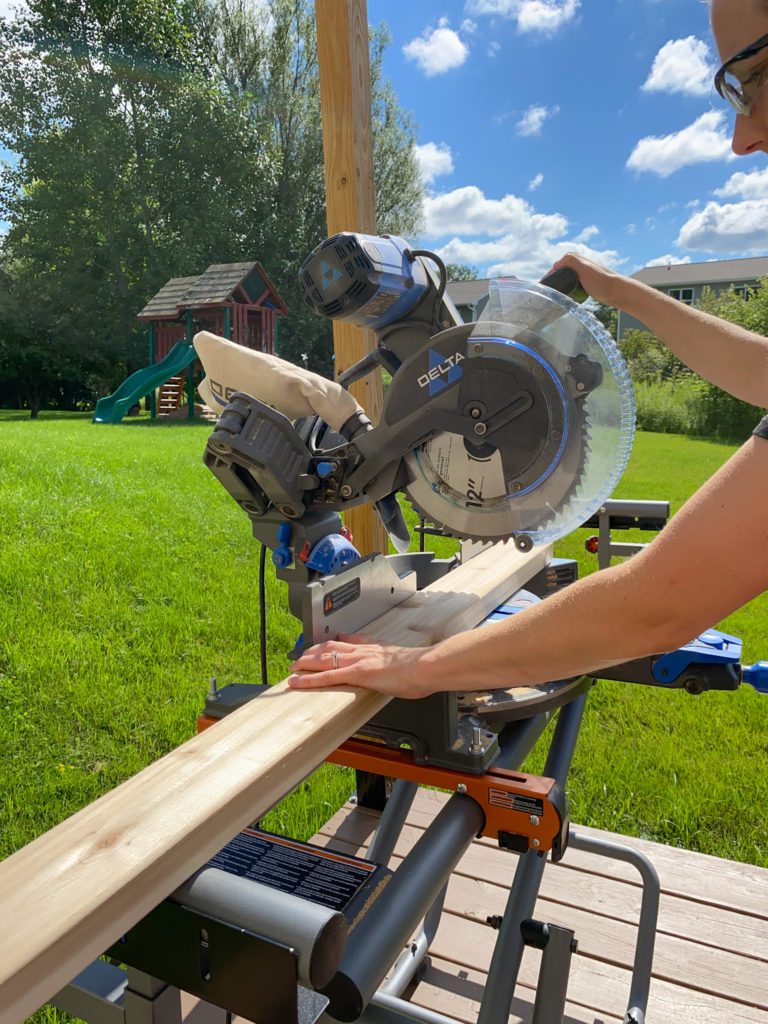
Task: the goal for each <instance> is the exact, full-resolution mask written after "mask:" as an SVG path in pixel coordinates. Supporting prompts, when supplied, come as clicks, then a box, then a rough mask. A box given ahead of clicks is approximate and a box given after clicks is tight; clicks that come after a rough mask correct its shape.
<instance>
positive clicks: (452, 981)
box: [410, 957, 621, 1024]
mask: <svg viewBox="0 0 768 1024" xmlns="http://www.w3.org/2000/svg"><path fill="white" fill-rule="evenodd" d="M430 961H431V962H430V964H429V966H428V967H427V969H426V971H425V972H424V977H423V979H422V980H421V982H420V983H419V985H418V986H417V988H416V990H415V992H413V994H412V995H411V997H410V1001H411V1002H412V1003H414V1004H415V1005H417V1006H426V1007H431V1008H432V1009H435V1010H437V1011H438V1012H439V1013H444V1014H446V1016H449V1017H452V1018H453V1019H454V1020H456V1021H460V1022H461V1024H476V1022H477V1013H478V1010H479V1009H480V1001H481V999H482V996H483V988H484V987H485V982H486V978H487V975H486V974H485V973H484V972H482V971H475V970H468V969H467V968H464V967H461V966H459V965H458V964H454V963H451V962H450V961H448V960H441V959H440V958H439V957H430ZM535 999H536V992H535V990H533V989H530V988H527V987H526V986H524V985H518V987H517V993H516V995H515V998H514V1000H513V1002H512V1012H511V1013H510V1016H509V1024H529V1022H530V1020H531V1015H532V1013H533V1004H534V1001H535ZM620 1021H621V1018H620V1017H614V1016H609V1015H607V1014H603V1013H600V1014H595V1013H594V1011H592V1010H588V1009H586V1008H585V1007H583V1006H577V1005H576V1004H575V1003H566V1008H565V1018H564V1020H563V1024H618V1022H620Z"/></svg>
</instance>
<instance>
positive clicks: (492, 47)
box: [488, 39, 501, 57]
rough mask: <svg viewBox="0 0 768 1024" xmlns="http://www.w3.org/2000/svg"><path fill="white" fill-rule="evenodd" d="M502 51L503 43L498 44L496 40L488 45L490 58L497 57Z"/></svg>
mask: <svg viewBox="0 0 768 1024" xmlns="http://www.w3.org/2000/svg"><path fill="white" fill-rule="evenodd" d="M500 49H501V43H499V42H497V41H496V40H495V39H494V40H492V41H491V42H490V43H489V44H488V56H489V57H495V56H496V54H497V53H498V52H499V50H500Z"/></svg>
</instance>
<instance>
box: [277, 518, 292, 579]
mask: <svg viewBox="0 0 768 1024" xmlns="http://www.w3.org/2000/svg"><path fill="white" fill-rule="evenodd" d="M291 529H292V527H291V524H290V523H280V525H279V526H278V528H277V547H276V548H275V550H274V551H273V552H272V564H273V565H274V566H275V568H277V569H287V568H288V566H289V565H290V564H291V562H292V561H293V552H292V551H291V549H290V548H289V547H288V542H289V541H290V539H291Z"/></svg>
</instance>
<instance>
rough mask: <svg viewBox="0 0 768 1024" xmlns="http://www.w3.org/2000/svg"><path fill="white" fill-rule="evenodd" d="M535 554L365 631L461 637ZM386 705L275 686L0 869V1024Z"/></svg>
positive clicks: (449, 585)
mask: <svg viewBox="0 0 768 1024" xmlns="http://www.w3.org/2000/svg"><path fill="white" fill-rule="evenodd" d="M549 554H550V551H549V549H547V548H540V549H537V550H535V551H533V552H531V553H529V554H528V555H523V554H521V553H520V552H518V551H516V550H515V548H513V547H512V546H511V545H506V546H505V547H499V546H496V547H494V548H491V549H489V550H487V551H485V552H482V553H481V554H479V555H477V556H476V557H475V558H473V559H472V560H471V561H470V562H468V563H467V564H466V565H462V566H460V567H459V568H457V569H456V570H454V571H453V572H452V573H450V574H449V575H448V576H446V577H444V578H443V579H442V580H440V581H439V582H438V583H436V584H434V585H433V586H431V587H429V588H428V589H427V590H424V591H421V592H419V593H418V594H415V595H414V596H413V597H412V598H409V599H408V601H406V602H405V603H404V604H402V605H400V606H399V607H397V608H394V609H393V610H392V611H390V612H388V613H387V614H386V615H384V616H382V617H381V618H380V619H379V620H377V621H376V622H375V623H372V624H371V625H370V626H369V627H368V628H367V630H366V632H368V633H369V634H370V635H371V636H372V637H374V638H376V639H379V640H382V641H385V642H389V643H396V644H403V645H405V646H420V645H422V644H431V643H435V642H436V641H438V640H439V639H441V638H443V637H446V636H449V635H452V634H454V633H456V632H457V631H459V630H462V629H467V628H471V627H472V626H474V625H476V624H477V623H478V622H480V621H482V620H483V619H484V618H485V617H486V615H487V614H488V613H489V612H490V611H492V610H493V609H494V608H496V607H497V606H498V605H499V604H501V603H502V602H503V601H504V600H505V599H506V598H507V597H508V596H509V595H510V594H511V593H513V592H514V591H515V590H517V589H519V587H520V586H522V585H523V584H524V583H525V582H527V581H528V580H529V579H530V578H531V577H532V576H533V575H535V573H536V572H538V571H539V570H540V569H541V568H542V567H543V566H544V565H545V564H546V561H547V559H548V557H549ZM386 703H387V699H386V698H384V697H381V696H380V695H378V694H373V693H370V692H367V691H361V690H351V689H344V690H338V691H298V690H290V689H288V687H287V684H286V683H285V682H283V683H279V684H278V685H277V686H274V687H273V688H272V689H271V691H269V692H268V693H266V694H264V695H263V696H261V697H259V698H258V700H257V701H253V702H251V703H250V704H248V705H246V706H245V707H243V708H241V709H240V710H239V711H237V712H235V713H234V714H232V715H230V716H228V717H227V718H225V719H224V720H223V721H222V722H220V723H219V724H217V725H216V726H215V727H214V728H212V729H208V730H207V731H206V732H204V733H202V734H201V735H199V736H196V737H195V738H194V739H192V740H190V741H189V742H187V743H185V744H183V745H182V746H181V747H179V748H178V749H177V750H174V751H172V752H171V753H170V754H167V755H166V756H165V757H164V758H161V760H159V761H157V762H155V763H154V764H153V765H150V766H149V767H148V768H146V769H144V771H142V772H140V773H139V774H138V775H136V776H134V777H133V778H132V779H129V780H128V781H127V782H125V783H123V784H122V785H121V786H119V787H118V788H117V789H115V790H112V792H110V793H107V794H106V795H105V796H103V797H101V798H100V799H99V800H97V801H96V802H95V803H93V804H90V805H89V806H88V807H86V808H84V809H83V810H82V811H79V812H78V813H77V814H75V815H73V816H72V817H71V818H68V819H67V820H66V821H64V822H62V824H61V825H59V826H57V827H56V828H54V829H52V830H51V831H50V832H48V833H47V834H45V835H43V836H41V837H40V838H39V839H36V840H35V841H34V842H32V843H30V844H29V846H27V847H25V848H23V849H22V850H19V851H18V852H17V853H15V854H14V855H13V856H11V857H9V858H8V859H7V860H6V861H5V862H3V863H2V864H0V900H1V901H2V908H3V927H2V931H1V932H0V1022H2V1024H17V1022H19V1021H22V1020H24V1018H25V1017H26V1016H28V1015H29V1014H30V1013H31V1012H33V1011H34V1010H36V1009H37V1008H38V1007H39V1006H40V1005H41V1004H42V1003H44V1002H45V1000H46V999H48V998H50V997H51V996H52V995H54V994H55V993H56V992H58V991H59V990H60V989H61V988H62V987H63V986H64V985H65V984H66V983H67V982H68V981H70V979H71V978H73V977H74V976H75V975H76V974H77V973H78V972H79V971H80V970H82V969H83V968H84V967H85V966H86V965H87V964H88V963H89V962H90V961H91V960H93V958H94V957H95V956H98V955H99V954H100V953H101V952H103V950H104V949H105V948H106V947H107V946H109V945H110V944H111V943H112V942H114V941H115V940H116V939H118V938H119V936H120V935H122V934H123V933H124V932H125V931H126V930H127V929H128V928H130V927H131V926H132V925H133V924H135V923H136V922H137V921H139V920H140V919H141V918H142V917H143V916H144V915H145V914H146V913H148V912H149V910H151V909H152V908H153V907H154V906H156V905H157V904H158V903H159V902H160V901H161V900H162V899H164V898H165V897H166V896H167V895H168V894H169V893H171V892H172V891H173V890H174V889H175V888H176V887H177V886H178V885H180V884H181V883H182V882H183V881H184V880H185V879H186V878H188V877H189V876H190V875H191V874H192V873H193V872H194V871H195V870H197V868H199V867H200V866H201V865H202V864H203V863H204V862H205V861H206V860H207V859H208V858H209V857H211V856H212V855H213V854H214V853H215V852H216V851H217V850H219V849H220V848H221V847H222V846H223V845H224V844H225V843H226V842H227V841H228V840H229V839H230V838H231V837H232V836H234V835H235V834H236V833H237V831H238V830H239V829H240V828H241V827H243V826H244V825H246V824H247V823H248V822H251V821H253V820H254V819H256V818H258V817H259V816H261V815H262V814H264V813H265V812H266V811H267V810H268V809H269V808H270V807H272V806H274V804H275V803H277V802H278V801H279V800H280V799H281V798H282V797H283V796H284V795H285V794H286V793H287V792H289V791H290V790H291V789H292V788H293V787H294V786H295V785H296V784H297V783H298V782H300V781H301V780H302V779H303V778H305V777H306V776H307V775H308V774H309V773H310V772H311V771H312V769H313V768H314V767H315V766H316V765H317V764H319V763H320V762H321V761H322V760H323V759H324V758H325V757H326V756H327V755H328V754H329V753H330V752H331V751H332V750H334V749H335V748H336V747H337V746H338V745H339V743H341V742H343V741H344V740H345V739H347V738H348V736H349V735H350V734H351V733H353V732H354V731H355V730H356V729H358V728H359V727H360V726H361V725H362V724H364V722H366V721H367V720H368V719H369V718H370V717H371V716H372V715H373V714H375V713H376V712H377V711H378V710H379V709H380V708H381V707H383V706H384V705H385V704H386Z"/></svg>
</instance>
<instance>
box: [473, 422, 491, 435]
mask: <svg viewBox="0 0 768 1024" xmlns="http://www.w3.org/2000/svg"><path fill="white" fill-rule="evenodd" d="M487 431H488V427H486V425H485V424H484V423H476V424H475V433H476V434H480V435H481V436H482V435H483V434H485V433H487Z"/></svg>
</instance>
